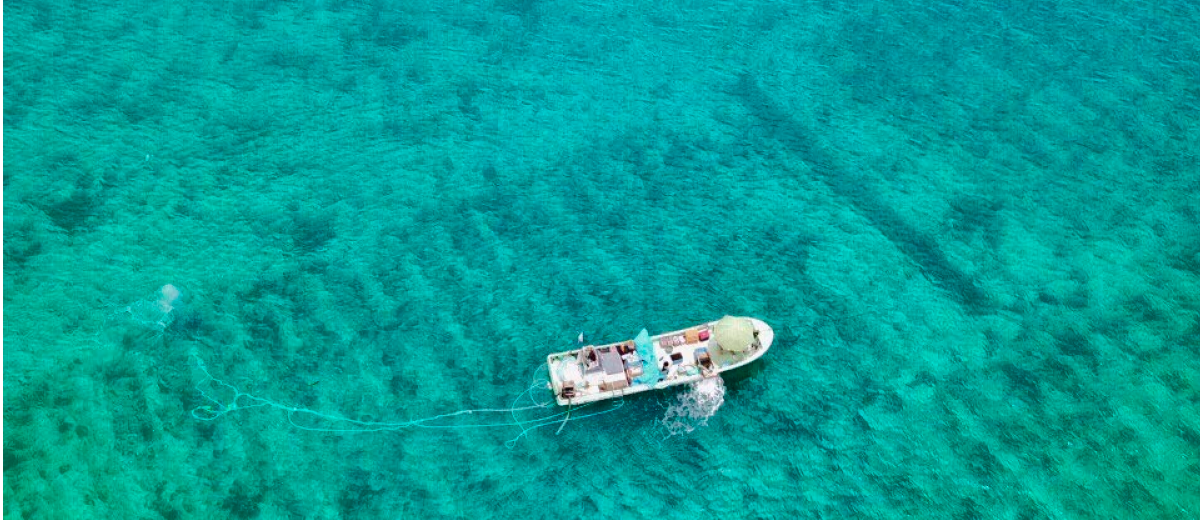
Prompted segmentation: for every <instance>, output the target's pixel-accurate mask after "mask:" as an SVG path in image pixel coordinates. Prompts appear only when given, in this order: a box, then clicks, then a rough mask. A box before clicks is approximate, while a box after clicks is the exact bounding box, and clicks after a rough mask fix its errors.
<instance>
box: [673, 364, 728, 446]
mask: <svg viewBox="0 0 1200 520" xmlns="http://www.w3.org/2000/svg"><path fill="white" fill-rule="evenodd" d="M724 402H725V381H724V380H722V379H721V377H720V376H717V377H710V378H706V379H701V380H700V381H697V382H695V383H692V384H690V385H688V389H687V390H686V391H684V392H683V393H681V394H679V395H678V396H677V399H676V402H675V403H674V404H672V405H671V406H670V407H668V408H667V412H666V413H665V414H664V415H663V418H662V424H663V426H665V427H666V428H667V432H668V433H669V435H682V434H685V433H691V432H692V431H695V430H696V428H699V427H701V426H705V425H707V424H708V418H709V417H712V416H713V415H715V414H716V413H717V409H718V408H720V407H721V404H722V403H724Z"/></svg>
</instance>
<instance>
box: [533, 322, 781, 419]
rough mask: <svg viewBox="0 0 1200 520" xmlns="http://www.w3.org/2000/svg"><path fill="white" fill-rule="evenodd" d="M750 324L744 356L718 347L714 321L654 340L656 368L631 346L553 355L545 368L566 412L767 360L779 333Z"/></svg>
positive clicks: (595, 347)
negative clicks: (751, 333) (749, 340)
mask: <svg viewBox="0 0 1200 520" xmlns="http://www.w3.org/2000/svg"><path fill="white" fill-rule="evenodd" d="M746 319H748V320H749V321H750V323H751V324H753V327H754V342H753V343H752V344H751V345H750V346H749V348H748V349H747V350H745V351H742V352H735V351H732V350H729V349H725V348H722V347H721V346H720V345H719V344H717V342H716V341H715V339H714V338H713V331H714V327H715V326H716V324H717V322H716V321H712V322H708V323H704V324H701V325H697V326H695V327H691V328H687V329H681V330H676V331H672V332H667V333H664V334H658V335H656V336H651V337H650V340H651V341H652V343H653V349H654V353H655V356H654V360H655V366H653V367H651V366H647V364H648V363H647V361H648V357H647V356H640V355H639V354H641V352H639V351H636V350H635V351H634V352H629V349H630V346H631V345H633V344H634V342H633V341H620V342H616V343H609V344H605V345H588V346H585V347H583V348H579V349H575V350H568V351H564V352H557V353H554V354H550V355H549V356H547V357H546V366H547V367H548V368H549V372H550V388H551V390H552V391H553V392H554V399H555V401H557V402H558V404H560V405H562V406H573V405H580V404H586V403H592V402H596V401H603V400H605V399H613V398H617V397H623V396H626V395H631V394H637V393H641V392H647V391H650V390H662V389H664V388H670V387H672V386H678V385H686V384H689V383H694V382H696V381H700V380H702V379H705V378H709V377H716V376H717V375H718V374H721V373H723V372H728V371H730V370H734V369H736V368H740V367H743V366H746V365H748V364H750V363H753V362H754V361H756V360H758V359H759V358H761V357H762V356H763V354H766V352H767V350H768V349H769V348H771V344H772V343H773V342H774V340H775V331H774V330H772V329H771V327H770V326H769V325H767V324H766V323H765V322H763V321H762V320H759V319H755V318H746ZM706 358H707V359H706ZM664 362H665V363H664ZM663 365H665V366H666V368H665V369H663ZM653 370H658V378H657V380H654V379H656V378H655V377H654V374H653V373H649V374H648V373H647V372H651V371H653ZM648 380H651V381H648Z"/></svg>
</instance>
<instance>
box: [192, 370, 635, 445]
mask: <svg viewBox="0 0 1200 520" xmlns="http://www.w3.org/2000/svg"><path fill="white" fill-rule="evenodd" d="M192 357H193V358H194V359H195V360H196V365H197V367H199V368H200V370H201V371H202V372H204V376H205V378H204V379H203V380H201V381H200V382H199V383H197V384H196V391H197V392H199V394H200V397H201V398H202V399H204V400H205V401H207V402H208V403H210V404H204V405H200V406H197V407H195V408H193V409H192V410H191V415H192V417H193V418H195V419H197V420H200V421H215V420H217V419H220V418H221V417H223V416H225V415H227V414H229V413H232V412H235V411H238V410H246V409H250V408H262V407H267V408H274V409H277V410H282V411H284V412H286V413H287V419H288V423H289V424H291V425H292V426H293V427H295V428H298V429H301V430H307V431H315V432H329V433H367V432H379V431H395V430H400V429H404V428H442V429H458V428H500V427H517V428H520V429H521V432H520V433H518V434H517V436H516V437H513V438H512V439H509V440H508V441H507V442H505V446H508V447H509V448H512V447H513V446H515V445H516V443H517V441H519V440H520V439H521V438H522V437H524V436H525V435H527V434H528V433H529V432H531V431H533V430H536V429H538V428H542V427H544V426H550V425H552V424H558V423H560V422H561V423H562V426H560V427H559V429H558V432H559V433H561V432H562V429H563V427H565V426H566V423H567V421H568V420H570V419H571V411H572V408H571V407H568V408H567V411H565V412H557V413H553V414H550V415H544V416H540V417H536V418H533V419H521V418H520V417H518V413H519V412H527V411H530V410H546V409H550V408H553V406H554V405H553V404H552V403H551V402H549V401H546V402H539V401H538V400H537V399H535V398H534V395H533V392H534V391H536V390H544V389H545V388H546V384H547V383H548V380H546V379H539V378H538V373H539V372H541V370H542V369H543V368H546V365H545V363H543V364H542V365H541V366H539V367H538V368H537V370H535V371H534V376H533V381H532V383H531V384H530V385H529V387H528V388H526V389H525V390H524V391H523V392H521V393H520V394H518V395H517V397H516V399H514V400H513V402H512V404H511V405H510V406H509V407H508V408H473V409H467V410H458V411H454V412H449V413H444V414H438V415H433V416H429V417H424V418H419V419H411V420H408V421H394V422H383V421H363V420H359V419H351V418H349V417H344V416H341V415H336V414H330V413H325V412H320V411H317V410H311V409H308V408H299V407H295V406H291V405H287V404H284V403H281V402H278V401H274V400H271V399H267V398H263V397H258V396H255V395H252V394H248V393H245V392H242V391H241V390H239V389H238V388H237V387H235V386H233V385H231V384H229V383H227V382H225V381H222V380H220V379H217V378H216V377H213V375H212V373H210V372H209V371H208V367H207V366H205V364H204V360H202V359H200V357H199V356H196V355H194V354H193V355H192ZM219 388H224V389H225V390H227V391H228V392H229V394H230V395H231V396H232V397H231V398H229V399H225V400H221V399H219V398H218V397H217V396H216V390H217V389H219ZM526 397H528V399H529V401H530V403H532V404H529V405H524V406H518V404H519V403H520V402H521V400H522V399H524V398H526ZM611 403H612V404H611V405H610V406H609V407H607V408H605V409H602V410H598V411H594V412H590V413H587V414H584V415H576V416H575V418H576V419H585V418H588V417H595V416H597V415H602V414H606V413H609V412H612V411H614V410H617V409H619V408H621V407H622V406H624V405H625V401H624V399H617V400H615V401H612V402H611ZM592 404H595V403H588V404H585V405H583V406H579V407H574V408H576V409H578V408H585V407H588V406H590V405H592ZM489 414H508V415H510V416H511V420H504V421H499V420H495V419H484V421H483V422H479V423H467V424H437V422H438V421H446V420H448V419H451V418H455V417H462V416H474V415H482V416H484V417H489ZM297 417H309V418H310V419H312V420H317V421H326V422H329V423H334V424H345V425H349V426H347V427H316V426H310V425H307V424H301V423H299V422H297V419H296V418H297Z"/></svg>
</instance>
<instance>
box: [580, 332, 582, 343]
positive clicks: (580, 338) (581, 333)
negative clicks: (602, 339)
mask: <svg viewBox="0 0 1200 520" xmlns="http://www.w3.org/2000/svg"><path fill="white" fill-rule="evenodd" d="M579 342H580V343H583V333H582V332H580V333H579Z"/></svg>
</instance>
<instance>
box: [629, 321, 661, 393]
mask: <svg viewBox="0 0 1200 520" xmlns="http://www.w3.org/2000/svg"><path fill="white" fill-rule="evenodd" d="M633 344H634V345H636V346H637V352H638V357H641V358H642V375H641V376H638V378H637V380H636V381H634V382H635V383H637V384H647V385H654V384H655V383H657V382H658V381H659V380H660V379H662V372H659V370H658V357H657V356H655V355H654V342H653V341H650V333H649V332H647V331H646V329H642V332H641V333H639V334H638V335H637V337H636V338H633Z"/></svg>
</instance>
